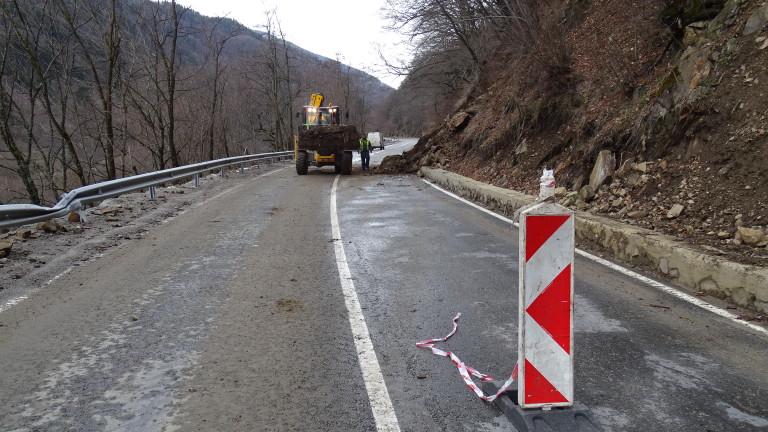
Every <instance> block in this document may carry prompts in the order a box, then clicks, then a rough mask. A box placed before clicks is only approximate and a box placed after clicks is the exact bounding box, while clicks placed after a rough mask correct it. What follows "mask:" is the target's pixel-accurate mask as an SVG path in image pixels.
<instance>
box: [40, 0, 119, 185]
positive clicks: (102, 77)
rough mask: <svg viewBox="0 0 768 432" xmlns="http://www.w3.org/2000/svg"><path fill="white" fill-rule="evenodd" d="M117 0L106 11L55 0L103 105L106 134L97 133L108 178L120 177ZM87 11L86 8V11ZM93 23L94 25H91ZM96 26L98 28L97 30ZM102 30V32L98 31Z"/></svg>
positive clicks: (77, 3)
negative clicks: (100, 36)
mask: <svg viewBox="0 0 768 432" xmlns="http://www.w3.org/2000/svg"><path fill="white" fill-rule="evenodd" d="M116 3H117V0H109V3H108V5H107V8H106V10H104V9H103V4H102V3H101V2H99V3H98V4H95V3H90V2H83V3H79V2H71V1H67V0H55V7H56V11H57V12H58V13H59V15H60V16H61V18H62V19H63V20H64V22H65V23H66V25H67V27H68V30H69V32H70V34H71V35H72V38H73V39H74V41H75V43H76V45H77V47H78V48H79V49H80V52H79V55H80V57H81V58H82V61H83V62H84V64H85V67H86V68H87V70H88V71H89V73H90V80H91V82H92V83H93V85H94V86H95V92H96V96H97V98H98V100H99V102H100V105H101V107H100V111H101V112H100V113H99V114H100V116H101V119H100V121H99V123H101V125H102V128H103V129H101V131H103V134H102V133H96V134H94V135H95V139H96V141H97V142H98V143H99V144H100V147H101V149H102V151H103V152H104V162H105V167H106V178H107V179H114V178H116V177H117V172H116V168H115V126H114V108H115V107H114V96H115V92H116V79H117V75H118V67H119V58H120V42H121V37H120V34H119V22H118V16H117V9H116ZM86 7H87V9H84V10H83V9H82V8H86ZM104 23H106V28H105V29H104V30H103V32H101V33H102V34H103V40H102V41H101V43H99V41H97V40H92V39H96V38H97V37H98V36H97V35H98V34H99V32H98V30H101V29H100V27H101V26H102V24H104ZM89 24H90V25H89ZM94 27H96V28H94ZM97 29H98V30H97ZM99 45H102V47H103V53H101V54H102V56H101V57H97V53H98V50H99ZM102 64H103V66H102Z"/></svg>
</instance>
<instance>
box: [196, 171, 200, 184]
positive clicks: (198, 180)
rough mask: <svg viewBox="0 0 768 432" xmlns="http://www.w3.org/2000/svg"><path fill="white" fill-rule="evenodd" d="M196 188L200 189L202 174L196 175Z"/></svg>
mask: <svg viewBox="0 0 768 432" xmlns="http://www.w3.org/2000/svg"><path fill="white" fill-rule="evenodd" d="M195 187H200V174H195Z"/></svg>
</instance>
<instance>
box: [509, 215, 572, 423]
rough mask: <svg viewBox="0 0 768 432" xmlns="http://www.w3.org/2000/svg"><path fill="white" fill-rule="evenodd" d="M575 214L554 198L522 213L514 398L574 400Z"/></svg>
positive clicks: (524, 402)
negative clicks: (516, 376) (554, 200)
mask: <svg viewBox="0 0 768 432" xmlns="http://www.w3.org/2000/svg"><path fill="white" fill-rule="evenodd" d="M573 251H574V216H573V212H572V211H570V210H568V209H567V208H565V207H562V206H560V205H557V204H553V203H546V202H545V203H541V204H538V205H535V206H533V207H531V208H529V209H527V210H525V211H523V212H522V213H521V214H520V263H521V268H520V285H519V286H520V290H519V293H520V338H519V351H520V352H519V356H520V357H519V379H520V381H519V384H518V385H519V389H518V404H519V405H520V406H521V407H523V408H536V407H546V406H553V407H554V406H571V405H573Z"/></svg>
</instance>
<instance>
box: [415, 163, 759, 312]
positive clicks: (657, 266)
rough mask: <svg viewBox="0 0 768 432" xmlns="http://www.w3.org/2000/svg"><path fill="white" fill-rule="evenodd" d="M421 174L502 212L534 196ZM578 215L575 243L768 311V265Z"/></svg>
mask: <svg viewBox="0 0 768 432" xmlns="http://www.w3.org/2000/svg"><path fill="white" fill-rule="evenodd" d="M419 172H420V173H421V175H423V176H424V177H426V178H427V179H429V180H431V181H432V182H434V183H437V184H439V185H440V186H442V187H444V188H446V189H448V190H450V191H451V192H454V193H456V194H458V195H461V196H464V197H466V198H468V199H471V200H473V201H476V202H479V203H481V204H483V205H485V206H486V207H488V208H490V209H493V210H497V211H499V212H502V213H507V214H512V213H514V212H515V211H517V210H518V209H520V208H521V207H523V206H525V205H528V204H531V203H533V202H534V201H535V197H533V196H530V195H526V194H523V193H520V192H515V191H512V190H509V189H504V188H500V187H497V186H492V185H489V184H487V183H483V182H479V181H477V180H473V179H470V178H467V177H464V176H461V175H458V174H455V173H452V172H449V171H445V170H442V169H435V168H429V167H422V168H421V169H420V171H419ZM575 213H576V227H575V228H576V241H577V242H578V243H582V244H591V245H596V246H599V247H602V248H605V249H606V250H608V251H610V253H611V254H612V255H613V257H614V258H616V259H619V260H622V261H624V262H626V263H629V264H631V265H636V266H641V267H646V268H650V269H653V270H655V271H659V272H661V273H662V274H664V275H666V277H668V278H669V280H670V281H671V282H672V283H674V284H676V285H679V286H681V287H683V288H685V289H688V290H691V291H693V292H697V291H703V292H706V293H707V294H710V295H713V296H715V297H718V298H726V299H729V300H731V301H732V302H733V303H735V304H737V305H739V306H742V307H746V308H749V309H752V310H755V311H757V312H760V313H768V268H765V267H757V266H750V265H745V264H740V263H736V262H733V261H729V260H726V259H724V258H722V257H719V256H715V255H711V254H708V253H707V252H706V251H704V250H701V249H698V248H696V247H694V246H692V245H689V244H686V243H684V242H682V241H679V240H676V239H674V238H672V237H670V236H667V235H663V234H659V233H656V232H654V231H650V230H647V229H643V228H638V227H634V226H631V225H628V224H624V223H621V222H618V221H615V220H613V219H609V218H604V217H600V216H596V215H593V214H590V213H586V212H575Z"/></svg>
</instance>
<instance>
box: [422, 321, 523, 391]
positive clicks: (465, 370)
mask: <svg viewBox="0 0 768 432" xmlns="http://www.w3.org/2000/svg"><path fill="white" fill-rule="evenodd" d="M460 317H461V312H459V313H458V314H456V316H455V317H454V318H453V330H452V331H451V332H450V333H448V336H446V337H443V338H438V339H427V340H424V341H421V342H417V343H416V346H417V347H419V348H428V349H429V350H431V351H432V354H435V355H439V356H443V357H448V358H450V359H451V361H452V362H453V364H455V365H456V367H457V368H459V375H461V378H462V379H463V380H464V383H465V384H466V385H467V387H469V388H470V390H472V391H473V392H475V394H476V395H477V396H478V397H480V399H482V400H484V401H487V402H493V401H494V400H495V399H496V398H497V397H499V395H501V394H502V393H504V392H505V391H507V388H509V386H511V385H512V383H513V382H515V379H516V378H517V364H515V368H514V369H513V370H512V374H511V375H510V376H509V379H508V380H507V381H506V382H504V385H502V386H501V388H499V391H498V392H497V393H496V394H495V395H490V396H486V395H485V393H483V391H482V390H480V388H479V387H478V386H477V384H475V382H474V381H473V380H472V377H471V376H470V375H474V376H476V377H477V378H479V379H480V380H481V381H493V380H494V378H493V377H492V376H490V375H486V374H484V373H481V372H479V371H478V370H477V369H475V368H473V367H471V366H467V365H466V364H464V362H463V361H461V360H460V359H459V358H458V357H457V356H456V354H454V353H453V352H451V351H443V350H441V349H440V348H436V347H435V342H445V341H447V340H448V339H449V338H450V337H451V336H453V335H455V334H456V331H457V330H458V328H459V318H460Z"/></svg>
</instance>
